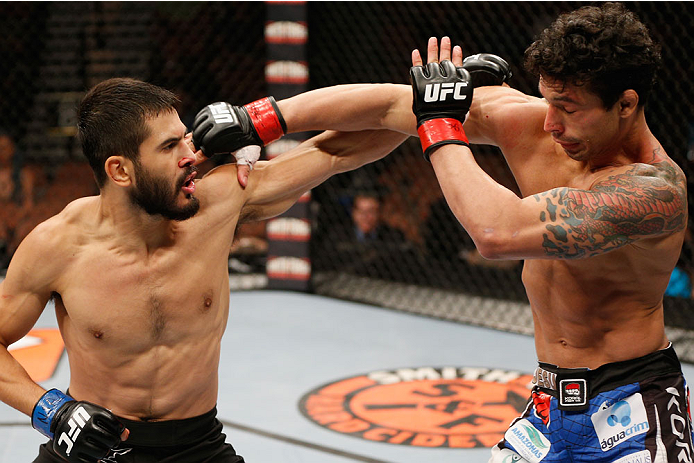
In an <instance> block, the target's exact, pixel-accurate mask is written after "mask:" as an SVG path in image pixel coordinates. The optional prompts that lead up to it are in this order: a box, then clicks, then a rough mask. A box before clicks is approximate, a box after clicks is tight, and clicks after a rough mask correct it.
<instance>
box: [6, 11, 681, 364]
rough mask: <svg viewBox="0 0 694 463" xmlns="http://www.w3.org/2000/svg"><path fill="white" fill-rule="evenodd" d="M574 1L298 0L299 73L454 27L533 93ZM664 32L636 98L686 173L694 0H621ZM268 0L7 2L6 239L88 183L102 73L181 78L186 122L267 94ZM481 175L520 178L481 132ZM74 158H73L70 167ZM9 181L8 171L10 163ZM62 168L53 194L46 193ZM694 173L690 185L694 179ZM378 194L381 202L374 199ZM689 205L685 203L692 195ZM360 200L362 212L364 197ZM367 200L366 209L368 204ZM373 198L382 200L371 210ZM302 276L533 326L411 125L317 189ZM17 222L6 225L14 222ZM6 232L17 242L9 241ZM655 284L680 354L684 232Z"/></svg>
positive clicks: (365, 60)
mask: <svg viewBox="0 0 694 463" xmlns="http://www.w3.org/2000/svg"><path fill="white" fill-rule="evenodd" d="M586 4H589V3H585V2H308V3H307V4H306V24H307V27H308V43H307V48H306V56H307V65H308V71H309V75H310V81H309V87H311V88H318V87H324V86H329V85H335V84H343V83H358V82H373V83H380V82H395V83H403V84H405V83H408V70H409V67H410V63H409V60H410V52H411V50H412V49H413V48H420V49H422V48H424V47H425V46H426V41H427V39H428V37H430V36H443V35H448V36H449V37H451V40H452V41H453V43H456V44H461V45H462V46H463V49H464V53H465V54H466V55H467V54H473V53H479V52H490V53H495V54H498V55H500V56H502V57H504V58H505V59H506V60H507V61H508V62H509V63H510V64H511V67H512V70H513V73H514V77H513V79H512V81H511V85H512V86H513V87H515V88H518V89H519V90H521V91H523V92H526V93H529V94H535V95H537V94H538V93H537V89H536V85H537V82H536V79H535V78H534V77H532V76H530V75H529V74H528V73H526V72H525V71H524V70H523V69H522V67H521V63H522V56H523V52H524V50H525V48H526V47H527V46H528V45H529V44H530V43H531V42H532V41H533V39H534V37H536V36H537V34H538V33H539V32H540V31H541V30H542V29H543V28H544V27H546V26H547V25H548V24H549V23H550V22H551V21H552V20H553V18H555V17H556V16H557V15H558V14H559V13H561V12H564V11H569V10H572V9H575V8H577V7H580V6H583V5H586ZM626 5H627V7H628V8H629V9H631V10H632V11H634V12H635V13H636V14H637V15H638V16H639V17H640V18H641V19H642V20H643V21H644V22H645V23H646V24H647V25H648V27H649V29H650V31H651V33H652V35H653V36H654V37H655V38H656V39H657V40H658V41H659V42H660V43H661V44H662V45H663V64H664V65H663V69H662V71H661V73H660V75H659V81H658V85H657V88H656V90H655V92H654V95H653V97H654V98H653V99H652V101H651V103H650V106H649V108H648V111H647V118H648V122H649V125H650V127H651V130H652V131H653V133H654V134H655V136H656V137H657V138H658V139H659V140H660V141H661V143H662V144H663V146H664V148H665V150H666V151H667V152H668V153H669V155H670V156H671V157H672V158H673V159H674V160H675V161H676V162H677V163H678V164H679V165H680V166H681V167H682V168H683V169H684V171H685V173H686V174H687V176H688V178H689V179H690V180H689V181H691V179H692V178H694V176H693V175H692V174H693V173H694V172H693V169H694V116H693V115H692V108H693V107H694V106H693V105H692V102H693V101H694V98H693V93H694V90H693V87H692V85H691V76H692V75H693V73H692V70H693V67H694V59H693V58H694V56H693V55H694V50H693V47H692V33H691V31H692V30H694V3H690V2H627V3H626ZM266 7H267V6H266V5H265V4H264V3H262V2H48V3H43V2H40V3H35V2H2V3H0V27H1V30H2V31H3V32H2V36H1V37H0V50H1V51H2V53H3V60H1V61H0V71H1V74H0V75H2V78H1V79H0V82H1V85H2V95H3V96H2V98H0V130H2V131H3V132H6V133H8V134H10V135H11V137H12V138H13V140H14V141H15V142H16V147H17V149H16V156H15V159H14V161H13V165H12V169H13V171H14V172H19V171H22V170H23V169H24V168H27V169H28V170H29V171H31V172H33V174H32V178H33V180H32V184H33V190H32V191H31V192H30V193H29V194H31V196H32V199H33V204H34V205H37V206H36V211H33V210H32V211H29V210H28V209H27V210H24V211H22V214H19V215H21V217H16V218H14V219H12V220H10V219H8V218H5V219H4V222H7V223H9V222H12V227H11V228H12V230H10V231H9V232H7V233H6V234H5V237H2V236H0V239H2V240H5V242H6V248H7V251H6V252H9V253H11V250H12V248H13V246H16V242H17V241H18V240H20V239H21V238H22V236H23V235H24V234H25V233H26V232H27V231H28V230H30V229H31V227H32V226H33V225H35V224H36V223H38V222H39V221H40V220H43V219H45V218H47V217H48V216H50V215H52V214H53V213H56V212H58V211H59V210H60V209H61V208H62V207H63V206H64V205H65V204H66V203H67V202H68V201H69V200H71V199H74V198H75V197H78V196H80V195H84V194H92V193H93V192H94V187H93V182H92V180H91V174H90V173H89V171H88V168H86V169H85V164H84V162H83V160H82V159H81V157H80V156H81V154H80V152H79V146H78V144H77V143H76V142H75V136H74V135H75V129H74V122H75V115H74V109H75V105H76V103H77V101H79V99H80V98H81V96H82V95H83V94H84V91H85V90H86V89H87V88H89V87H90V86H91V85H93V84H95V83H96V82H98V81H100V80H103V79H105V78H108V77H113V76H130V77H136V78H141V79H144V80H147V81H150V82H152V83H155V84H158V85H162V86H164V87H167V88H169V89H171V90H173V91H175V92H176V93H177V94H178V95H179V96H180V97H181V100H182V104H181V108H180V113H181V117H182V120H183V121H184V123H186V124H187V125H188V126H190V124H191V122H192V118H193V116H194V115H195V114H196V112H197V110H198V109H199V108H200V107H202V106H203V105H205V104H208V103H210V102H212V101H218V100H226V101H230V102H234V103H238V104H242V103H247V102H249V101H252V100H255V99H258V98H261V97H263V96H265V95H266V94H267V86H266V82H265V74H264V73H265V66H266V56H267V53H266V52H267V50H266V44H265V42H264V37H263V34H264V25H265V21H266V19H267V18H266ZM474 152H475V156H476V158H477V160H478V162H479V164H480V165H481V166H482V168H483V169H485V170H486V171H487V172H488V173H489V174H490V175H491V176H492V177H494V178H495V179H496V180H497V181H499V182H500V183H501V184H503V185H505V186H507V187H509V188H510V189H512V190H514V191H517V188H516V186H515V183H514V180H513V177H512V175H511V173H510V171H509V170H508V168H507V167H506V164H505V162H504V161H503V158H502V156H501V154H500V153H499V152H498V150H497V149H496V148H493V147H489V146H476V147H475V148H474ZM66 172H67V173H66ZM13 178H15V179H16V180H17V179H19V178H20V175H19V174H14V177H13ZM57 183H59V184H60V185H61V186H62V188H61V189H60V191H61V193H56V191H57V190H56V188H54V187H55V185H56V184H57ZM692 191H694V189H693V188H691V185H690V188H689V192H690V193H689V194H690V195H691V194H692ZM374 198H375V199H374ZM690 204H691V201H690ZM369 208H370V209H369ZM362 209H363V210H362ZM375 209H377V210H375ZM311 211H312V215H313V224H312V241H311V261H312V262H311V263H312V277H311V278H312V280H311V282H312V288H313V290H314V291H315V292H317V293H319V294H325V295H330V296H334V297H342V298H348V299H352V300H358V301H363V302H368V303H372V304H376V305H380V306H383V307H389V308H393V309H396V310H405V311H410V312H415V313H419V314H422V315H426V316H433V317H439V318H444V319H449V320H456V321H461V322H465V323H472V324H478V325H483V326H490V327H494V328H500V329H507V330H511V331H516V332H522V333H528V334H529V333H532V319H531V315H530V311H529V306H528V303H527V299H526V296H525V292H524V290H523V287H522V284H521V281H520V272H521V269H522V263H521V262H517V261H501V262H499V261H494V262H492V261H486V260H484V259H482V258H481V257H480V256H479V254H478V253H477V252H476V251H475V248H474V246H473V244H472V241H471V240H470V238H469V237H468V236H467V234H466V233H465V231H464V230H463V229H462V228H461V227H460V225H459V224H458V223H457V221H456V220H455V218H454V217H453V215H452V213H451V212H450V210H449V209H448V207H447V206H446V204H445V202H444V201H443V196H442V193H441V190H440V188H439V187H438V184H437V182H436V178H435V177H434V174H433V171H432V170H431V167H430V166H429V165H428V164H427V163H426V162H425V161H424V160H423V159H422V156H421V151H420V147H419V143H418V140H416V139H410V140H408V141H407V142H405V143H404V144H403V145H402V146H401V147H400V148H398V149H397V150H396V152H394V153H393V154H391V155H390V156H388V157H387V158H385V159H384V160H381V161H379V162H376V163H374V164H370V165H368V166H365V167H363V168H361V169H359V170H357V171H354V172H349V173H345V174H341V175H338V176H335V177H333V178H331V179H330V180H328V181H327V182H325V183H324V184H322V185H321V186H319V187H317V188H316V189H314V191H313V195H312V203H311ZM353 213H357V214H362V216H363V218H364V219H365V220H366V219H371V220H373V217H374V216H376V217H380V220H381V222H382V223H381V227H380V229H379V231H378V233H377V235H378V237H379V238H378V240H377V244H375V245H374V244H366V245H365V244H362V243H360V242H359V241H358V240H355V238H354V236H353V232H352V230H353V222H352V221H353V217H352V216H353ZM15 222H16V223H15ZM265 238H266V236H265V231H264V229H263V227H262V226H261V227H258V226H245V227H242V228H241V229H240V230H239V237H238V239H237V242H236V243H235V245H236V247H235V248H233V249H232V255H231V259H230V268H231V272H232V278H233V277H237V276H238V277H241V276H242V275H254V277H253V278H254V279H253V280H252V281H253V283H252V284H251V285H250V286H253V287H255V286H258V284H260V285H262V283H263V281H264V280H263V279H262V278H260V279H258V274H259V273H263V272H264V263H265V258H266V255H265V254H266V249H267V248H266V247H264V246H263V244H262V243H263V240H265ZM12 243H15V244H12ZM678 272H679V273H678V274H677V276H678V277H681V279H680V280H678V281H679V282H680V283H682V284H681V285H680V287H679V288H678V287H677V285H675V284H674V283H677V281H675V279H673V288H672V291H671V292H670V294H671V295H668V296H667V297H666V311H665V315H666V324H667V330H668V334H669V335H670V337H671V338H672V339H673V340H674V342H675V343H676V344H677V347H678V350H679V352H680V354H681V357H683V359H685V360H687V361H694V334H692V333H694V307H693V304H692V297H691V283H689V285H687V284H686V280H687V279H689V281H690V282H691V277H692V275H694V255H693V252H692V242H691V240H690V239H688V240H687V241H686V242H685V245H684V247H683V250H682V255H681V258H680V262H679V264H678Z"/></svg>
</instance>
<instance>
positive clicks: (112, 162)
mask: <svg viewBox="0 0 694 463" xmlns="http://www.w3.org/2000/svg"><path fill="white" fill-rule="evenodd" d="M104 169H106V175H107V176H108V178H110V179H111V181H112V182H114V183H115V184H116V185H118V186H122V187H126V186H130V185H132V183H133V178H134V177H133V173H134V171H135V169H134V167H133V163H132V161H131V160H130V159H128V158H126V157H124V156H110V157H109V158H108V159H106V162H105V163H104Z"/></svg>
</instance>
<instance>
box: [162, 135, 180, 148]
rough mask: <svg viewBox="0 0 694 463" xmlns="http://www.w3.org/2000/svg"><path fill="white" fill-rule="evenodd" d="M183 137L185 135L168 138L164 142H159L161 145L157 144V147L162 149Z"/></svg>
mask: <svg viewBox="0 0 694 463" xmlns="http://www.w3.org/2000/svg"><path fill="white" fill-rule="evenodd" d="M182 139H183V136H178V137H175V136H174V137H169V138H167V139H166V140H164V141H163V142H161V143H159V145H157V149H162V148H164V147H166V146H167V145H168V144H170V143H173V142H176V143H178V142H179V141H181V140H182Z"/></svg>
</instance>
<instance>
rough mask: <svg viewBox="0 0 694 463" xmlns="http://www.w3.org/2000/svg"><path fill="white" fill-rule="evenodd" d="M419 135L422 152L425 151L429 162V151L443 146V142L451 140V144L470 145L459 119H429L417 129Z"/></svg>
mask: <svg viewBox="0 0 694 463" xmlns="http://www.w3.org/2000/svg"><path fill="white" fill-rule="evenodd" d="M417 134H419V141H420V142H421V143H422V151H424V157H426V158H427V160H428V159H429V156H428V154H427V150H428V149H429V148H431V147H432V146H434V145H436V144H441V142H446V141H448V140H450V141H449V143H460V144H464V145H469V143H470V142H469V141H468V139H467V136H466V135H465V131H464V130H463V123H462V122H460V121H459V120H458V119H452V118H441V119H429V120H428V121H424V122H422V125H420V126H419V127H418V128H417Z"/></svg>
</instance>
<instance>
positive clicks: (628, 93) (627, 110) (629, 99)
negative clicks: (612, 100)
mask: <svg viewBox="0 0 694 463" xmlns="http://www.w3.org/2000/svg"><path fill="white" fill-rule="evenodd" d="M617 104H618V105H619V115H620V116H621V117H629V116H631V115H632V114H634V111H636V108H637V107H638V105H639V94H638V93H636V92H635V91H634V90H631V89H629V90H624V92H622V94H621V95H620V97H619V100H618V101H617Z"/></svg>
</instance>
